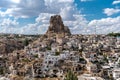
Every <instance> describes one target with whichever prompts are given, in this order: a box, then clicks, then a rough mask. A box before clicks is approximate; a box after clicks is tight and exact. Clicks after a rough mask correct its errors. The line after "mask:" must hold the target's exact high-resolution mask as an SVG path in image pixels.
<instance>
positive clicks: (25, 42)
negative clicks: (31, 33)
mask: <svg viewBox="0 0 120 80" xmlns="http://www.w3.org/2000/svg"><path fill="white" fill-rule="evenodd" d="M28 44H29V40H28V39H27V38H25V40H24V41H23V45H24V46H27V45H28Z"/></svg>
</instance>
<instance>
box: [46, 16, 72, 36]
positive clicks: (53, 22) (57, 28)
mask: <svg viewBox="0 0 120 80" xmlns="http://www.w3.org/2000/svg"><path fill="white" fill-rule="evenodd" d="M52 33H56V34H65V35H70V34H71V32H70V30H69V28H68V27H67V26H64V24H63V21H62V18H61V16H60V15H55V16H51V18H50V26H49V28H48V30H47V32H46V34H52Z"/></svg>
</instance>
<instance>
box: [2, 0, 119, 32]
mask: <svg viewBox="0 0 120 80" xmlns="http://www.w3.org/2000/svg"><path fill="white" fill-rule="evenodd" d="M55 14H59V15H61V16H62V18H63V21H64V24H65V25H66V26H68V27H69V28H70V30H71V32H72V33H73V34H94V33H95V28H96V31H97V33H98V34H106V33H109V32H120V0H0V33H17V34H44V33H45V32H46V30H47V29H48V26H49V19H50V16H52V15H55Z"/></svg>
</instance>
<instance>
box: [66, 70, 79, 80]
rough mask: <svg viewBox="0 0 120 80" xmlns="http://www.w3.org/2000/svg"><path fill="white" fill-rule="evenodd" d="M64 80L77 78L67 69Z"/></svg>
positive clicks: (76, 79)
mask: <svg viewBox="0 0 120 80" xmlns="http://www.w3.org/2000/svg"><path fill="white" fill-rule="evenodd" d="M64 80H78V78H77V76H76V75H75V74H74V73H73V72H72V71H68V73H67V75H66V77H65V79H64Z"/></svg>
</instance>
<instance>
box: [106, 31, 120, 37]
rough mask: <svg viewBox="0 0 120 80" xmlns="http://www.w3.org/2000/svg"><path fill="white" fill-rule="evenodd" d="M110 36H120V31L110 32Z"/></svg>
mask: <svg viewBox="0 0 120 80" xmlns="http://www.w3.org/2000/svg"><path fill="white" fill-rule="evenodd" d="M108 36H114V37H117V36H120V33H113V32H112V33H109V34H108Z"/></svg>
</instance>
